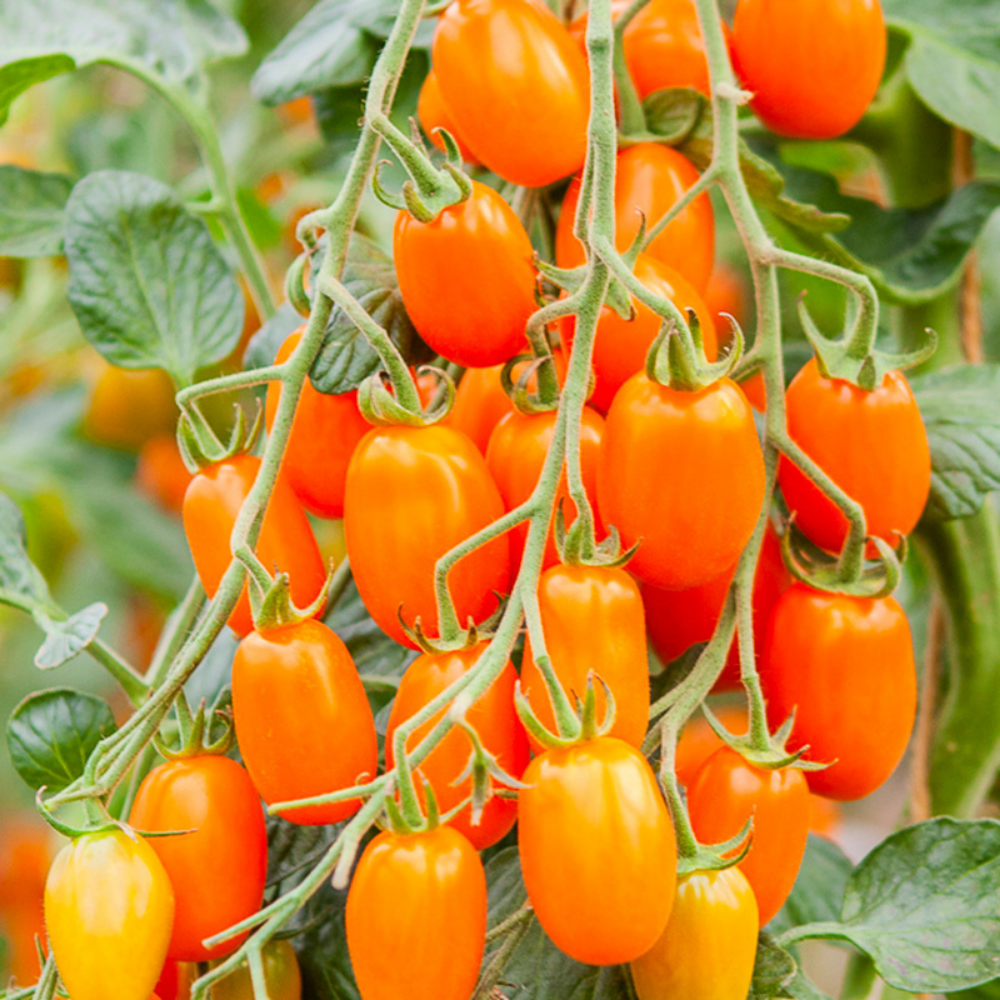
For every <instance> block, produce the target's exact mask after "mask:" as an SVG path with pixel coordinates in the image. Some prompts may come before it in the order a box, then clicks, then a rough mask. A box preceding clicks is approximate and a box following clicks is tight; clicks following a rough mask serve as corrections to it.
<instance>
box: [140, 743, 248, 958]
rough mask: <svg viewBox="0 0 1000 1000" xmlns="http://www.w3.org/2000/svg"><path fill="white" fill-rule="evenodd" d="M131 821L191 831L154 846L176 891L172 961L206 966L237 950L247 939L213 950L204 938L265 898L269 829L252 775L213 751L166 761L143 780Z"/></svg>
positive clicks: (147, 827)
mask: <svg viewBox="0 0 1000 1000" xmlns="http://www.w3.org/2000/svg"><path fill="white" fill-rule="evenodd" d="M129 824H130V825H131V826H132V827H133V828H134V829H136V830H141V831H142V832H143V833H161V832H163V831H165V830H191V831H193V832H191V833H184V834H181V835H179V836H176V837H156V838H154V839H152V840H151V841H150V847H152V848H153V850H154V851H155V852H156V856H157V857H158V858H159V859H160V861H161V862H162V863H163V867H164V869H165V870H166V872H167V875H169V876H170V883H171V885H173V887H174V901H175V904H176V905H175V911H174V932H173V936H172V937H171V939H170V948H169V950H168V952H167V955H168V957H169V958H171V959H177V960H180V961H184V962H204V961H208V959H210V958H221V957H222V956H223V955H228V954H229V952H231V951H233V950H234V949H235V948H237V947H238V946H239V945H240V943H241V942H242V941H243V939H244V938H245V937H246V934H243V935H242V936H241V937H239V938H233V939H231V940H229V941H227V942H225V943H224V944H222V945H219V946H217V947H216V948H214V949H211V950H209V949H208V948H206V947H205V946H204V945H203V944H202V941H204V940H205V938H208V937H211V936H212V935H213V934H218V933H220V932H221V931H224V930H225V929H226V928H227V927H232V925H233V924H236V923H239V922H240V921H241V920H245V919H246V918H247V917H249V916H252V915H253V914H254V913H256V912H257V910H259V909H260V904H261V900H262V899H263V898H264V882H265V880H266V878H267V828H266V827H265V825H264V813H263V811H262V810H261V807H260V798H259V796H258V795H257V790H256V789H255V788H254V786H253V783H252V782H251V781H250V778H249V776H248V775H247V773H246V771H244V770H243V768H242V767H240V765H239V764H237V763H236V761H234V760H230V759H229V758H228V757H220V756H217V755H212V754H203V755H201V756H198V757H188V758H185V759H182V760H171V761H167V762H166V763H165V764H161V765H160V766H159V767H155V768H153V770H152V771H150V772H149V774H147V775H146V777H145V778H144V779H143V782H142V784H141V785H140V786H139V792H138V794H137V795H136V797H135V804H134V805H133V806H132V813H131V815H130V816H129ZM248 933H249V932H248Z"/></svg>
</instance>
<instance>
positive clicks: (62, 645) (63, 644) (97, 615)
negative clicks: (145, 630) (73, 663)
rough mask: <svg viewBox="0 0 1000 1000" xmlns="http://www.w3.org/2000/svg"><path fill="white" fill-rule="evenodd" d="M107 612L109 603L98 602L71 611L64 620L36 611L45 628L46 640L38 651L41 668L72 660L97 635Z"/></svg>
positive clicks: (44, 668)
mask: <svg viewBox="0 0 1000 1000" xmlns="http://www.w3.org/2000/svg"><path fill="white" fill-rule="evenodd" d="M107 613H108V606H107V605H106V604H102V603H100V602H98V603H97V604H91V605H88V606H87V607H85V608H84V609H83V610H82V611H77V613H76V614H75V615H70V617H69V618H67V619H66V620H65V621H53V620H52V619H51V618H49V617H48V616H47V615H46V616H41V615H35V621H36V622H38V624H39V625H41V626H42V628H43V629H44V630H45V642H43V643H42V647H41V649H39V650H38V652H37V653H36V654H35V666H36V667H38V668H39V670H52V669H54V668H55V667H61V666H62V665H63V664H64V663H67V662H68V661H69V660H72V659H73V657H74V656H76V654H77V653H79V652H81V651H82V650H84V649H86V647H87V646H89V645H90V643H91V642H93V640H94V639H95V638H96V637H97V630H98V629H99V628H100V627H101V622H102V621H103V620H104V618H105V616H106V615H107Z"/></svg>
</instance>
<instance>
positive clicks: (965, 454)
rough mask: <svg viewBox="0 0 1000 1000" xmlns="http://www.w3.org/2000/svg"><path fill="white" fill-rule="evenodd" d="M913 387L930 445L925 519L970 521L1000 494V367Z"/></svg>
mask: <svg viewBox="0 0 1000 1000" xmlns="http://www.w3.org/2000/svg"><path fill="white" fill-rule="evenodd" d="M911 384H912V386H913V391H914V393H915V394H916V397H917V403H918V404H919V405H920V413H921V415H922V416H923V418H924V425H925V426H926V428H927V437H928V440H929V441H930V446H931V495H930V499H929V500H928V501H927V509H926V511H925V512H924V517H925V518H928V519H930V520H948V519H951V518H956V517H969V516H970V515H972V514H974V513H975V512H976V511H977V510H979V508H980V507H982V505H983V501H984V500H985V498H986V496H987V495H988V494H989V493H991V492H993V490H996V489H1000V365H996V364H985V365H956V366H954V367H951V368H945V369H943V370H941V371H937V372H931V373H928V374H926V375H918V376H916V377H915V378H914V379H913V380H912V383H911Z"/></svg>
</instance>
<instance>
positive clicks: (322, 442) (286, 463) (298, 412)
mask: <svg viewBox="0 0 1000 1000" xmlns="http://www.w3.org/2000/svg"><path fill="white" fill-rule="evenodd" d="M304 332H305V327H304V326H302V327H299V329H298V330H296V331H295V332H294V333H293V334H292V335H291V336H289V337H288V339H287V340H286V341H285V342H284V343H283V344H282V345H281V347H280V348H279V350H278V354H277V356H276V357H275V359H274V363H275V364H276V365H280V364H282V363H283V362H285V361H287V360H288V359H289V357H291V354H292V351H294V350H295V348H296V347H297V346H298V343H299V341H300V340H301V339H302V334H303V333H304ZM280 399H281V383H280V382H271V383H270V384H269V385H268V387H267V403H266V405H265V407H264V420H265V422H266V423H267V429H268V431H270V430H271V428H272V426H274V417H275V414H276V413H277V412H278V402H279V400H280ZM370 430H371V424H369V423H368V421H367V420H365V418H364V417H363V416H361V411H360V410H359V409H358V394H357V393H356V392H345V393H342V394H341V395H339V396H329V395H327V394H326V393H322V392H320V391H319V390H318V389H317V388H315V386H313V384H312V382H310V381H309V379H308V378H307V379H306V380H305V382H304V383H303V385H302V394H301V395H300V396H299V402H298V405H297V406H296V407H295V418H294V420H293V421H292V430H291V433H290V434H289V436H288V445H287V447H286V448H285V455H284V458H282V460H281V475H282V476H284V477H285V479H287V480H288V484H289V485H290V486H291V487H292V490H293V491H294V493H295V495H296V496H297V497H298V499H299V502H300V503H301V504H302V506H303V507H305V508H306V510H308V511H309V512H310V513H311V514H315V515H316V516H317V517H342V516H343V514H344V481H345V480H346V479H347V464H348V462H350V460H351V455H352V454H353V452H354V449H355V447H356V446H357V443H358V442H359V441H360V440H361V439H362V438H363V437H364V436H365V435H366V434H367V433H368V432H369V431H370Z"/></svg>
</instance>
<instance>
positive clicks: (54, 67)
mask: <svg viewBox="0 0 1000 1000" xmlns="http://www.w3.org/2000/svg"><path fill="white" fill-rule="evenodd" d="M2 23H3V22H2V21H0V25H2ZM3 60H4V54H3V50H2V49H0V125H3V123H4V122H6V121H7V116H8V115H9V113H10V106H11V105H12V104H13V103H14V101H15V100H16V99H17V98H18V97H20V96H21V94H23V93H24V92H25V91H26V90H30V89H31V88H32V87H33V86H34V85H35V84H36V83H43V82H44V81H45V80H51V79H52V78H53V77H54V76H61V75H62V74H63V73H68V72H70V70H72V69H73V68H74V67H75V66H76V63H75V62H74V61H73V60H72V59H70V58H69V56H60V55H53V56H36V57H35V58H33V59H19V60H16V61H11V62H9V63H6V64H4V62H3Z"/></svg>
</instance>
